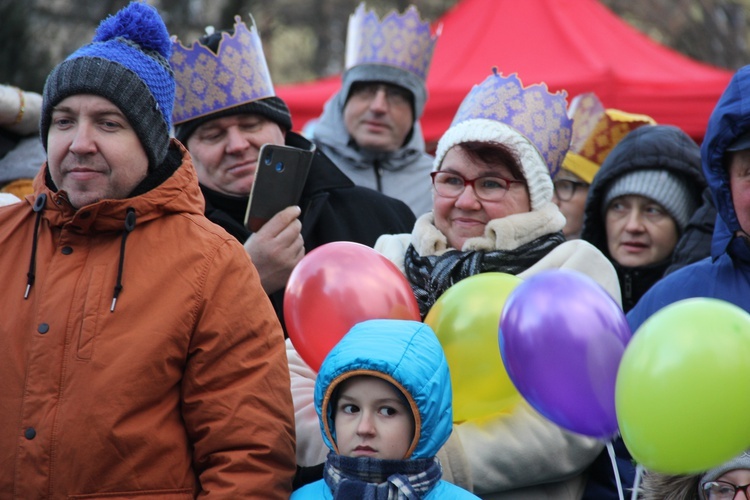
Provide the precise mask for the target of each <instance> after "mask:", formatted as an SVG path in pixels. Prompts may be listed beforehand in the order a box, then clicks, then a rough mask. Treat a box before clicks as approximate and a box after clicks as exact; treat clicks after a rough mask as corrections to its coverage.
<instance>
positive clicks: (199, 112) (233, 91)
mask: <svg viewBox="0 0 750 500" xmlns="http://www.w3.org/2000/svg"><path fill="white" fill-rule="evenodd" d="M250 20H251V21H252V23H251V28H250V29H248V28H247V26H246V25H245V23H243V22H242V21H241V20H240V17H239V16H235V18H234V34H232V35H230V34H229V33H226V32H225V33H222V37H221V41H220V42H219V46H218V50H217V52H216V53H214V52H213V51H212V50H211V49H209V48H208V47H206V46H204V45H203V44H201V43H199V42H193V44H192V45H191V46H190V48H186V47H184V46H183V45H182V43H181V42H180V41H179V40H177V38H176V37H172V57H171V58H170V61H169V62H170V64H171V65H172V69H173V71H174V74H175V80H176V82H177V88H176V91H175V103H174V112H173V115H172V116H173V121H174V123H175V125H178V124H180V123H182V122H185V121H188V120H192V119H195V118H198V117H200V116H204V115H207V114H211V113H215V112H217V111H221V110H224V109H227V108H232V107H234V106H239V105H241V104H245V103H248V102H252V101H255V100H258V99H263V98H266V97H271V96H274V95H276V93H275V91H274V88H273V82H272V81H271V74H270V72H269V71H268V65H267V64H266V57H265V55H264V54H263V45H262V43H261V40H260V36H258V30H257V29H256V27H255V21H254V20H253V19H252V17H251V18H250Z"/></svg>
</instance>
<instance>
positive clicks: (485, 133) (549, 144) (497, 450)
mask: <svg viewBox="0 0 750 500" xmlns="http://www.w3.org/2000/svg"><path fill="white" fill-rule="evenodd" d="M570 137H571V120H570V119H569V118H568V116H567V115H566V102H565V93H554V94H553V93H550V92H549V91H548V90H547V86H546V85H544V84H540V85H531V86H529V87H523V85H522V83H521V82H520V81H519V79H518V77H517V76H516V75H511V76H509V77H505V76H502V75H500V74H498V73H497V72H496V71H495V72H494V74H492V75H490V76H489V77H488V78H487V79H486V80H485V81H484V82H482V83H481V84H480V85H477V86H475V87H474V88H473V89H472V91H471V92H470V93H469V95H468V96H467V97H466V98H465V99H464V101H463V103H462V104H461V106H460V108H459V110H458V112H457V114H456V117H455V118H454V120H453V123H452V124H451V127H450V128H449V130H448V131H447V132H446V133H445V134H444V135H443V137H442V138H441V139H440V141H439V143H438V148H437V152H436V158H435V163H434V171H433V172H432V178H433V186H434V191H433V210H432V212H430V213H428V214H425V215H423V216H422V217H420V218H419V219H418V220H417V223H416V225H415V227H414V230H413V232H412V233H411V234H402V235H387V236H381V238H380V239H379V240H378V242H377V243H376V246H375V248H376V250H378V251H380V252H381V253H382V254H383V255H385V256H386V257H388V258H389V259H390V260H391V261H392V262H394V263H395V264H396V265H397V266H398V267H399V268H400V269H401V270H402V271H403V272H404V274H405V275H406V277H407V278H408V280H409V282H410V283H411V285H412V289H413V290H414V292H415V295H416V297H417V301H418V303H419V306H420V309H421V313H422V316H423V317H424V316H426V315H427V312H428V311H429V309H430V307H431V306H432V305H433V304H434V303H435V301H436V300H437V299H438V298H439V296H440V295H441V294H442V293H443V292H445V291H446V290H447V289H448V288H449V287H450V286H451V285H453V284H454V283H456V282H458V281H459V280H461V279H464V278H467V277H469V276H472V275H475V274H478V273H483V272H503V273H509V274H514V275H517V276H519V277H521V278H527V277H529V276H532V275H534V274H537V273H539V272H540V271H543V270H547V269H559V268H566V269H574V270H577V271H580V272H583V273H585V274H587V275H589V276H590V277H592V278H593V279H594V280H596V281H597V282H598V283H599V284H600V285H602V287H604V289H605V290H606V291H607V292H608V293H609V294H610V295H611V296H612V297H613V298H614V299H615V300H617V301H618V303H619V301H620V290H619V286H618V283H617V277H616V274H615V272H614V269H613V267H612V265H611V264H610V263H609V261H608V260H607V259H606V257H605V256H604V255H603V254H602V253H601V252H600V251H598V250H597V249H596V248H594V247H593V246H592V245H590V244H589V243H587V242H585V241H582V240H572V241H567V242H566V241H565V238H564V236H563V234H562V228H563V226H564V225H565V218H564V217H563V215H562V214H561V213H560V210H559V208H558V207H557V205H555V204H554V203H553V202H552V193H553V186H552V175H554V174H555V173H556V172H557V170H558V169H559V168H560V165H561V164H562V161H563V158H564V157H565V154H566V152H567V150H568V148H569V145H570ZM602 447H603V444H602V443H601V442H599V441H596V440H594V439H590V438H586V437H583V436H580V435H575V434H572V433H569V432H567V431H565V430H563V429H562V428H560V427H558V426H557V425H555V424H554V423H552V422H550V421H548V420H546V419H545V418H543V417H542V416H541V415H539V414H538V413H536V412H535V411H534V410H533V409H532V408H531V407H530V406H529V405H528V404H526V403H525V402H522V403H519V405H518V406H517V407H516V408H515V409H514V410H513V411H511V412H510V413H504V414H497V415H493V416H489V417H485V418H482V419H481V420H476V421H474V420H469V421H466V422H461V423H457V424H456V425H455V429H454V432H453V434H452V435H451V438H450V439H449V441H448V442H447V443H446V445H445V446H444V447H443V449H442V450H441V452H440V453H439V455H438V456H439V457H440V459H441V463H442V464H443V468H444V477H445V478H446V479H447V480H449V481H452V482H455V483H456V484H458V485H460V486H463V487H465V488H472V489H473V491H474V492H475V493H476V494H478V495H479V496H481V497H482V498H492V499H495V498H501V499H521V498H556V499H579V498H581V495H582V493H583V487H584V478H583V476H581V472H582V471H583V470H584V469H585V468H586V466H587V465H588V464H589V463H591V462H592V461H593V460H594V458H595V457H596V456H597V454H598V453H599V451H600V450H601V449H602Z"/></svg>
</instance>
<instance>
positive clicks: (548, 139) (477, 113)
mask: <svg viewBox="0 0 750 500" xmlns="http://www.w3.org/2000/svg"><path fill="white" fill-rule="evenodd" d="M566 96H567V93H566V92H565V91H561V92H556V93H551V92H549V90H548V89H547V85H546V84H544V83H542V84H537V85H531V86H529V87H524V86H523V84H522V83H521V81H520V79H519V78H518V76H517V75H516V74H513V75H510V76H507V77H506V76H503V75H502V74H499V73H498V72H497V69H496V68H493V74H491V75H490V76H488V77H487V78H486V79H485V80H484V81H483V82H482V83H480V84H479V85H475V86H474V88H472V90H471V91H470V92H469V94H468V95H467V96H466V98H464V100H463V102H462V103H461V105H460V106H459V108H458V112H457V113H456V116H455V117H454V118H453V122H452V123H451V126H450V128H449V129H448V131H447V132H445V134H443V136H442V137H441V138H440V141H439V142H438V146H437V151H436V153H435V162H434V168H435V170H440V165H441V163H442V162H443V158H444V157H445V154H446V153H447V152H448V150H449V149H451V148H452V147H453V146H456V145H458V144H461V143H465V142H472V141H478V142H496V143H501V144H505V145H506V146H509V147H511V148H513V149H514V150H515V151H516V153H517V154H518V156H519V158H520V160H521V168H522V170H523V175H524V179H525V181H526V185H527V186H528V189H529V198H530V201H531V209H532V210H539V209H540V208H541V207H542V206H544V205H546V204H547V203H550V202H551V200H552V189H553V188H552V176H553V175H554V174H555V173H557V171H558V170H559V169H560V165H561V164H562V162H563V158H564V157H565V154H566V153H567V152H568V148H569V147H570V138H571V134H572V126H573V121H572V120H571V119H570V118H569V117H568V115H567V102H566V100H565V98H566Z"/></svg>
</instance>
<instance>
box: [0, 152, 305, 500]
mask: <svg viewBox="0 0 750 500" xmlns="http://www.w3.org/2000/svg"><path fill="white" fill-rule="evenodd" d="M170 158H172V160H173V161H174V164H175V165H176V164H177V163H180V161H181V164H180V166H179V168H178V169H177V170H176V171H175V173H174V174H172V175H171V177H169V178H168V179H167V180H166V181H164V182H163V183H162V184H160V185H159V186H157V187H156V188H154V189H152V190H151V191H148V192H146V193H145V194H142V195H140V196H135V197H132V198H128V199H124V200H104V201H101V202H98V203H95V204H92V205H88V206H85V207H83V208H81V209H79V210H77V211H76V210H74V209H73V208H72V207H71V206H70V205H69V204H68V203H67V201H66V198H65V195H64V193H62V192H57V193H55V192H52V191H50V190H49V189H48V188H47V187H45V182H44V179H45V173H46V170H47V169H46V165H45V166H44V167H43V169H42V171H41V172H40V174H39V175H38V176H37V178H36V179H35V182H34V186H35V195H34V196H29V197H27V199H26V200H25V201H23V202H21V203H16V204H15V205H10V206H6V207H2V208H0V284H2V300H0V318H2V319H1V320H0V498H2V499H6V498H18V499H32V498H34V499H37V498H55V499H57V498H86V499H94V498H108V499H110V500H112V499H120V498H126V497H127V498H131V496H132V497H137V498H138V499H140V500H144V499H146V498H159V499H178V498H179V499H182V498H193V497H195V496H205V497H208V498H243V499H244V498H264V499H269V498H288V497H289V494H290V493H291V482H292V477H293V475H294V471H295V457H294V424H293V418H294V416H293V415H294V412H293V407H292V401H291V395H290V389H289V372H288V368H287V362H286V353H285V350H284V338H283V333H282V331H281V328H280V326H279V323H278V321H277V319H276V316H275V314H274V311H273V309H272V308H271V305H270V303H269V301H268V298H267V296H266V294H265V293H264V292H263V290H262V288H261V285H260V281H259V279H258V274H257V272H256V270H255V268H254V267H253V266H252V265H251V262H250V259H249V257H248V256H247V254H246V253H245V251H244V249H243V248H242V246H241V245H240V244H239V243H238V242H237V241H236V240H235V239H234V238H233V237H231V236H230V235H229V234H227V233H226V232H225V231H224V230H223V229H221V228H220V227H219V226H216V225H214V224H213V223H211V222H209V221H208V220H207V219H206V218H205V217H204V216H203V208H204V205H203V198H202V195H201V192H200V190H199V187H198V182H197V179H196V175H195V171H194V169H193V166H192V164H191V162H190V157H189V155H188V153H187V151H186V150H185V149H184V148H183V147H182V146H181V145H179V144H178V143H175V142H173V144H172V150H171V151H170ZM180 158H182V159H181V160H180ZM43 195H46V200H44V199H43ZM35 200H36V208H37V209H41V210H38V211H35V210H34V207H35ZM131 209H132V210H131ZM131 211H132V213H134V216H135V220H134V222H135V224H134V228H133V229H132V231H131V232H129V234H128V233H127V232H126V231H125V227H126V217H128V218H130V221H131V222H132V217H133V216H132V215H130V216H128V215H127V214H128V213H129V212H131ZM37 216H38V218H37ZM35 223H38V228H36V229H35ZM125 234H127V238H126V237H125ZM120 266H121V267H122V272H121V280H120V282H121V285H122V289H121V291H120V293H119V295H118V296H117V300H116V301H113V296H114V295H115V291H114V290H115V287H116V285H117V283H118V271H119V269H120ZM30 272H31V273H32V274H33V275H34V276H35V278H34V279H33V280H29V279H28V278H27V273H30ZM28 281H33V282H32V283H31V284H30V286H28V298H24V295H25V293H26V291H27V282H28ZM113 304H114V308H113Z"/></svg>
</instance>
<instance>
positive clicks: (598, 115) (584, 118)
mask: <svg viewBox="0 0 750 500" xmlns="http://www.w3.org/2000/svg"><path fill="white" fill-rule="evenodd" d="M568 115H569V116H570V117H571V118H572V119H573V136H572V138H571V140H570V149H569V150H568V154H567V155H565V160H564V161H563V164H562V168H561V169H560V171H559V172H558V173H557V174H556V175H555V178H554V181H553V182H554V186H555V192H554V197H553V198H552V200H553V201H554V202H555V203H556V204H557V206H558V207H560V211H561V212H562V214H563V215H564V216H565V227H564V228H563V234H564V235H565V238H567V239H569V240H571V239H576V238H580V237H581V229H582V228H583V210H584V208H585V205H586V196H587V195H588V192H589V186H590V185H591V182H592V181H593V180H594V176H595V175H596V172H597V171H598V170H599V167H601V164H602V162H603V161H604V159H605V158H606V157H607V155H608V154H609V153H610V151H612V148H613V147H615V145H617V143H618V142H620V140H622V138H623V137H625V135H626V134H627V133H628V132H630V131H631V130H634V129H636V128H638V127H640V126H642V125H649V124H651V125H654V124H656V122H655V121H654V120H653V119H652V118H651V117H649V116H646V115H638V114H633V113H626V112H625V111H620V110H617V109H605V108H604V106H603V105H602V103H601V101H599V98H598V97H597V96H596V94H594V93H593V92H588V93H585V94H580V95H578V96H576V97H575V98H574V99H573V100H572V101H571V103H570V107H569V108H568Z"/></svg>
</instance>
